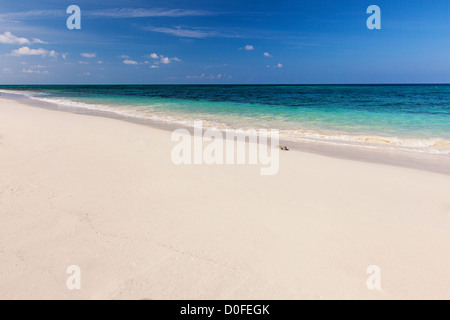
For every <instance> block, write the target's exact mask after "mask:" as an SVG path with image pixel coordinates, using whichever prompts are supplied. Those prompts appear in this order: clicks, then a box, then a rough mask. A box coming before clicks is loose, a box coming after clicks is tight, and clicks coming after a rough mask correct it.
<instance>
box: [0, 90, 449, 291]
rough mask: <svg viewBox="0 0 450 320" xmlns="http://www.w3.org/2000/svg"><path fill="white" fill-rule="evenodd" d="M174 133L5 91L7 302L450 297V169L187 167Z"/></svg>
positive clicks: (3, 287)
mask: <svg viewBox="0 0 450 320" xmlns="http://www.w3.org/2000/svg"><path fill="white" fill-rule="evenodd" d="M170 135H171V133H170V132H169V131H163V130H160V129H156V128H152V127H149V126H144V125H139V124H133V123H128V122H125V121H120V120H115V119H109V118H102V117H94V116H88V115H77V114H72V113H68V112H61V111H54V110H46V109H42V108H38V107H32V106H28V105H24V104H21V103H19V102H15V101H12V100H7V99H4V98H0V299H450V254H449V253H450V232H449V231H450V179H449V177H450V176H449V175H445V174H439V173H433V172H429V171H423V170H418V169H412V168H402V167H398V166H389V165H386V164H376V163H369V162H361V161H353V160H346V159H338V158H333V157H326V156H322V155H317V154H313V153H306V152H299V151H294V150H291V151H289V152H281V153H280V157H281V159H280V170H279V173H278V174H277V175H274V176H261V175H260V174H259V168H258V167H255V166H249V165H230V166H221V165H213V166H208V165H199V166H193V165H192V166H188V165H185V166H176V165H174V164H173V163H172V161H171V158H170V155H171V149H172V147H173V145H174V144H173V143H172V142H171V141H170ZM70 265H77V266H79V267H80V268H81V290H68V288H67V286H66V281H67V278H68V277H69V275H68V274H67V273H66V269H67V267H68V266H70ZM371 265H375V266H379V267H380V270H381V289H379V290H378V289H375V290H369V289H368V287H367V285H366V282H367V279H368V277H369V276H370V275H369V274H367V272H366V271H367V268H368V267H369V266H371Z"/></svg>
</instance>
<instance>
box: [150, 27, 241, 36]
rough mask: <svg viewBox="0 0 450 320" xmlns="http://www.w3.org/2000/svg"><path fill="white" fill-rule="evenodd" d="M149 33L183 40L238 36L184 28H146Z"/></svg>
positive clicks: (202, 29)
mask: <svg viewBox="0 0 450 320" xmlns="http://www.w3.org/2000/svg"><path fill="white" fill-rule="evenodd" d="M144 29H145V30H148V31H153V32H159V33H166V34H171V35H174V36H177V37H182V38H197V39H202V38H236V37H238V36H236V35H231V34H230V35H227V34H223V33H219V32H217V31H214V30H210V29H205V28H189V29H188V28H184V27H175V28H167V27H147V28H144Z"/></svg>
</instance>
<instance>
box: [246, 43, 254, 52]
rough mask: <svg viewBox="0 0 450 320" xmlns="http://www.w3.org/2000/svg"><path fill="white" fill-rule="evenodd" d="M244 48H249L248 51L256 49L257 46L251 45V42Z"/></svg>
mask: <svg viewBox="0 0 450 320" xmlns="http://www.w3.org/2000/svg"><path fill="white" fill-rule="evenodd" d="M244 49H245V50H247V51H252V50H255V47H254V46H252V45H250V44H248V45H246V46H245V47H244Z"/></svg>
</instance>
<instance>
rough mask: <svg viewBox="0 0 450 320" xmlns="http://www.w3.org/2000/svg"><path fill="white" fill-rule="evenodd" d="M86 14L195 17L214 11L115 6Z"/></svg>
mask: <svg viewBox="0 0 450 320" xmlns="http://www.w3.org/2000/svg"><path fill="white" fill-rule="evenodd" d="M86 14H87V15H90V16H96V17H105V18H149V17H195V16H209V15H213V14H214V13H212V12H209V11H200V10H184V9H171V10H167V9H139V8H123V9H120V8H116V9H107V10H99V11H91V12H87V13H86Z"/></svg>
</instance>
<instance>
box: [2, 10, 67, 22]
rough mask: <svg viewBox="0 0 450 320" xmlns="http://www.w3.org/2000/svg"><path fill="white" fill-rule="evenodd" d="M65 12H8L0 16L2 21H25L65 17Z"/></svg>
mask: <svg viewBox="0 0 450 320" xmlns="http://www.w3.org/2000/svg"><path fill="white" fill-rule="evenodd" d="M65 14H66V12H65V10H30V11H21V12H7V13H2V14H0V20H24V19H35V18H42V17H44V16H64V15H65Z"/></svg>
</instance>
